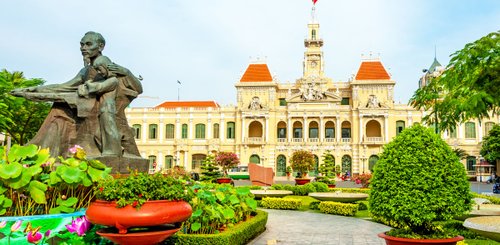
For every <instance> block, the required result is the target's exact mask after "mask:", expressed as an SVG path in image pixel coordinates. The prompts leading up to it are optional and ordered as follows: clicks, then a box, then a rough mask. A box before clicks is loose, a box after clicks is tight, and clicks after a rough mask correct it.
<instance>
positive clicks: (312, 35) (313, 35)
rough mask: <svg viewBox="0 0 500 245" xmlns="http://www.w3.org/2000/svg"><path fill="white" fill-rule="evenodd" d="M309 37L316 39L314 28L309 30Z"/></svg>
mask: <svg viewBox="0 0 500 245" xmlns="http://www.w3.org/2000/svg"><path fill="white" fill-rule="evenodd" d="M311 39H312V40H316V30H314V29H313V30H312V31H311Z"/></svg>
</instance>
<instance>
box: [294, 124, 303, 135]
mask: <svg viewBox="0 0 500 245" xmlns="http://www.w3.org/2000/svg"><path fill="white" fill-rule="evenodd" d="M293 138H295V139H299V138H302V123H301V122H294V123H293Z"/></svg>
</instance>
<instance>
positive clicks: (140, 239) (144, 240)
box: [96, 227, 181, 245]
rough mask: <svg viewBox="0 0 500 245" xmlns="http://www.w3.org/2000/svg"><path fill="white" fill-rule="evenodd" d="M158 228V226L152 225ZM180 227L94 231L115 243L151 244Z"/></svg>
mask: <svg viewBox="0 0 500 245" xmlns="http://www.w3.org/2000/svg"><path fill="white" fill-rule="evenodd" d="M154 228H158V227H154ZM180 229H181V228H169V229H156V230H155V229H153V230H151V231H145V232H129V233H127V234H119V233H114V232H110V231H108V230H106V229H101V230H98V231H97V232H96V233H97V234H98V235H99V236H102V237H104V238H106V239H108V240H110V241H112V242H113V243H116V244H141V245H153V244H159V243H160V242H162V241H164V240H165V239H167V238H168V237H170V236H172V235H173V234H175V233H176V232H178V231H179V230H180Z"/></svg>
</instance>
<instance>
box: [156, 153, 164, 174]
mask: <svg viewBox="0 0 500 245" xmlns="http://www.w3.org/2000/svg"><path fill="white" fill-rule="evenodd" d="M164 161H165V158H164V157H163V152H161V151H158V159H156V169H155V172H156V170H158V171H161V170H162V169H164V168H165V162H164Z"/></svg>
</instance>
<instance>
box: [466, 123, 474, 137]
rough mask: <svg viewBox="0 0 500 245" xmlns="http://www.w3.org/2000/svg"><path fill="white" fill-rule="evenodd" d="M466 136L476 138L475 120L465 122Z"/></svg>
mask: <svg viewBox="0 0 500 245" xmlns="http://www.w3.org/2000/svg"><path fill="white" fill-rule="evenodd" d="M465 138H466V139H475V138H476V124H475V123H473V122H466V123H465Z"/></svg>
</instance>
